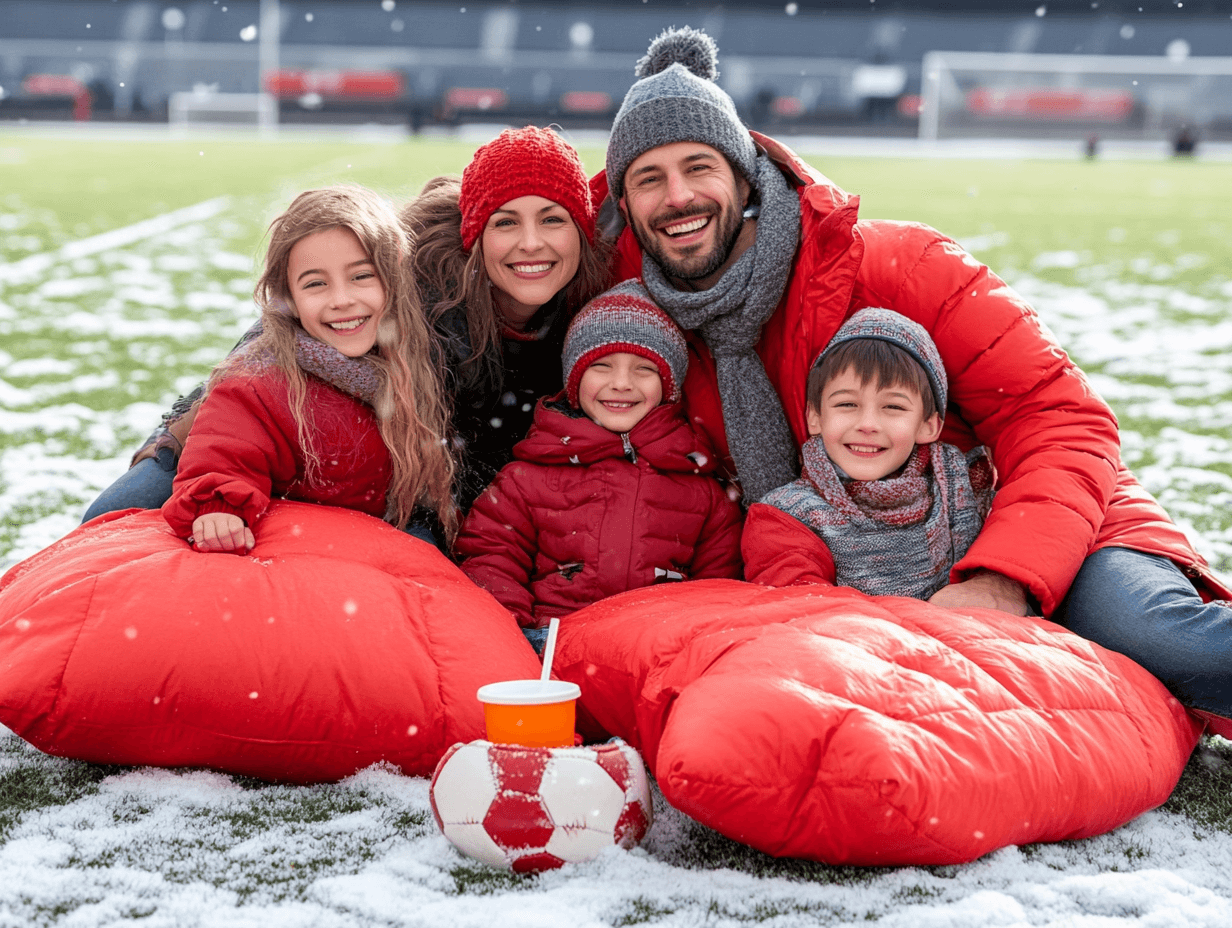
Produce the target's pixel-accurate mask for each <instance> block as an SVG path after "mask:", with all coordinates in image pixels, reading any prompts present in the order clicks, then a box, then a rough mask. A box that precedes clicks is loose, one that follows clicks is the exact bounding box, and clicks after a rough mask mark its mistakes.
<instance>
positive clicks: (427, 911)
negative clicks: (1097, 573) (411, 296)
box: [0, 736, 1232, 928]
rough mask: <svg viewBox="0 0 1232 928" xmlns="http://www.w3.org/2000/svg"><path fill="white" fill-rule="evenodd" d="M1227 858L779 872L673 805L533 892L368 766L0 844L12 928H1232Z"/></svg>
mask: <svg viewBox="0 0 1232 928" xmlns="http://www.w3.org/2000/svg"><path fill="white" fill-rule="evenodd" d="M1225 747H1226V745H1225ZM1210 762H1211V763H1221V762H1222V761H1221V760H1220V759H1219V758H1218V756H1217V755H1216V754H1214V753H1213V752H1212V753H1211V754H1210ZM70 763H71V762H65V761H58V760H54V759H50V758H46V757H42V756H41V755H37V756H36V755H35V753H34V752H33V750H32V749H29V748H25V747H24V746H23V745H21V743H20V742H18V741H17V739H16V738H13V737H12V736H9V738H8V740H7V742H6V741H5V740H0V792H2V791H3V784H4V783H5V780H6V778H7V775H11V774H12V773H14V772H15V771H17V770H19V769H25V768H28V767H31V766H34V767H38V768H40V769H41V770H43V771H44V772H46V773H48V774H54V772H55V771H56V770H57V769H63V768H65V767H67V766H69V765H70ZM2 829H3V826H2V824H0V834H2V833H3V831H2ZM1229 859H1232V836H1230V835H1228V834H1224V833H1220V832H1210V831H1205V830H1201V829H1197V828H1195V826H1194V824H1193V822H1192V821H1190V820H1189V819H1186V818H1184V817H1181V816H1178V815H1174V814H1170V813H1167V812H1162V811H1155V812H1150V813H1148V814H1146V815H1144V816H1142V817H1140V818H1139V819H1137V820H1136V821H1134V822H1131V823H1130V824H1128V825H1126V826H1125V827H1123V828H1120V829H1118V830H1117V831H1115V832H1113V833H1111V834H1108V835H1104V836H1102V837H1098V838H1090V839H1087V840H1084V841H1075V842H1065V843H1061V844H1053V845H1039V846H1032V847H1027V848H1013V847H1011V848H1005V849H1003V850H1000V851H997V852H996V853H994V854H990V855H988V856H987V857H985V858H983V859H981V860H979V861H977V862H975V863H973V864H969V865H966V866H947V867H932V868H927V869H917V868H904V869H894V870H863V871H861V870H855V869H832V868H826V867H822V866H819V865H814V864H808V863H803V862H800V861H776V860H773V859H770V858H766V857H762V856H761V855H759V854H756V853H754V852H752V851H748V850H747V849H744V848H742V847H740V846H739V845H735V844H733V843H732V842H729V841H727V840H726V839H723V838H721V837H719V836H717V835H714V834H713V833H710V832H707V831H705V830H704V829H702V828H701V827H700V826H698V825H696V824H694V823H692V822H690V821H689V820H687V819H686V818H685V817H684V816H683V815H681V814H680V813H678V812H676V811H675V810H673V809H671V808H669V807H666V806H664V804H663V803H662V801H661V800H660V801H659V802H658V804H657V819H656V822H655V824H654V826H653V827H652V829H651V832H650V834H649V836H648V837H647V839H646V841H645V842H644V843H643V846H642V847H640V848H638V849H636V850H634V851H629V852H626V851H621V850H617V849H615V848H613V849H610V850H608V851H606V852H604V853H603V854H602V855H601V856H600V857H599V858H598V859H596V860H594V861H591V862H589V863H586V864H570V865H567V866H566V867H565V868H564V869H562V870H558V871H553V872H549V873H545V874H542V875H540V876H538V877H522V876H513V875H511V874H507V873H505V872H504V871H497V870H492V869H490V868H487V867H485V866H484V865H482V864H476V863H475V862H473V861H469V860H468V859H467V858H465V857H462V856H461V855H460V854H458V852H457V851H455V850H454V849H453V847H452V846H451V845H450V844H449V843H448V842H447V841H446V840H445V838H444V837H442V836H441V835H440V833H439V832H438V831H437V830H436V826H435V825H434V823H433V819H432V813H431V811H430V808H429V805H428V784H427V781H426V780H423V779H415V778H408V777H403V776H400V775H398V774H396V773H393V772H391V771H388V770H384V769H369V770H365V771H363V772H361V773H359V774H357V775H356V776H354V777H352V778H350V779H348V780H346V781H344V782H342V783H340V784H336V785H331V786H317V787H279V786H263V785H260V784H252V783H243V784H241V783H237V782H236V781H234V780H232V779H231V778H230V777H226V776H223V775H221V774H216V773H206V772H200V771H198V772H172V771H165V770H136V771H131V772H124V773H118V774H115V775H113V776H109V777H107V778H105V779H103V780H102V781H101V782H100V783H98V785H97V791H96V792H93V793H91V794H89V795H84V796H82V797H81V798H79V799H77V800H76V801H73V802H69V803H67V804H65V805H44V806H43V807H42V808H41V809H39V810H38V811H36V812H31V813H27V814H26V815H25V816H24V817H22V819H21V821H20V822H19V823H18V824H17V825H16V827H14V828H13V830H12V831H11V832H10V833H9V835H8V839H7V841H5V842H4V843H3V844H0V926H3V928H10V926H11V928H16V926H25V925H45V924H59V925H66V926H67V925H72V926H81V928H87V926H109V925H137V924H139V925H142V926H198V925H199V926H219V928H221V926H244V928H248V926H254V928H256V926H259V928H283V926H305V928H307V926H312V928H326V926H368V925H399V926H401V925H406V926H451V928H466V926H475V928H491V926H494V925H500V926H509V928H514V926H570V928H589V926H601V925H602V926H614V925H638V924H644V925H655V926H660V925H661V926H694V925H706V926H716V928H717V926H728V925H732V926H734V925H750V924H755V925H761V926H773V928H805V926H817V925H827V926H831V925H832V926H840V925H842V926H848V925H850V926H856V925H867V924H869V923H870V922H873V923H875V924H877V925H881V926H886V928H943V926H944V928H968V926H970V928H976V926H993V925H995V926H1005V928H1010V926H1039V928H1042V926H1055V928H1061V926H1065V928H1111V926H1118V925H1134V926H1144V928H1145V926H1151V928H1226V926H1227V925H1229V924H1232V874H1230V873H1229V871H1228V867H1227V861H1228V860H1229Z"/></svg>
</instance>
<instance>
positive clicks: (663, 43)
mask: <svg viewBox="0 0 1232 928" xmlns="http://www.w3.org/2000/svg"><path fill="white" fill-rule="evenodd" d="M674 64H682V65H684V66H685V67H686V68H688V69H689V70H690V71H692V72H693V73H694V74H696V75H697V76H698V77H700V78H702V79H703V80H708V81H713V80H717V79H718V77H719V46H717V45H716V44H715V43H714V39H712V38H710V36H708V35H706V33H704V32H702V31H701V30H700V29H694V28H692V27H690V26H682V27H681V28H679V29H667V30H664V31H663V32H662V33H661V34H660V35H659V37H658V38H656V39H655V40H654V41H653V42H651V43H650V47H649V48H648V49H646V54H645V55H643V56H642V57H641V58H639V59H638V61H637V66H636V67H635V68H634V69H633V73H634V74H636V75H637V76H638V77H651V76H652V75H655V74H659V73H660V72H662V71H666V70H667V69H668V68H669V67H671V66H672V65H674Z"/></svg>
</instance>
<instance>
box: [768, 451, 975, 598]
mask: <svg viewBox="0 0 1232 928" xmlns="http://www.w3.org/2000/svg"><path fill="white" fill-rule="evenodd" d="M803 457H804V475H803V476H802V477H800V479H799V480H796V481H794V482H792V483H789V484H787V485H786V486H782V487H779V488H778V489H777V490H774V491H773V492H771V493H769V494H767V496H766V498H765V499H764V500H763V502H765V503H767V504H769V505H771V506H774V507H775V508H777V509H781V510H783V512H785V513H787V514H788V515H790V516H792V517H794V518H796V519H799V520H800V521H801V522H803V523H804V524H805V525H806V526H808V527H809V528H810V529H812V530H813V532H814V533H815V534H816V535H817V536H818V537H819V538H820V539H821V540H822V541H824V542H825V543H826V547H828V548H829V549H830V554H831V556H832V557H833V558H834V571H835V582H836V583H837V584H838V585H839V586H850V587H855V588H856V589H857V590H860V591H862V592H864V593H868V594H869V595H870V596H912V597H915V598H916V599H928V598H929V597H930V596H932V595H933V594H934V593H936V592H937V591H938V590H939V589H941V588H942V587H943V586H945V585H946V584H947V583H949V574H950V568H951V567H953V566H954V564H955V563H957V562H958V560H959V559H960V558H961V557H962V556H963V555H964V554H966V553H967V549H968V548H970V547H971V543H972V542H973V541H975V537H976V535H978V534H979V532H980V528H981V527H982V526H983V524H984V519H985V518H986V517H987V515H988V510H989V508H990V507H991V506H992V497H993V469H992V464H991V463H990V462H989V460H988V453H987V451H986V450H985V449H984V448H983V447H977V448H974V449H972V450H971V451H970V452H968V453H967V454H965V455H964V454H963V452H962V451H960V450H959V449H958V448H956V447H954V446H953V445H948V444H945V443H944V442H940V441H935V442H932V443H931V444H927V445H917V446H916V448H915V450H914V451H912V453H911V457H909V458H908V459H907V463H906V464H904V465H903V466H902V468H900V469H899V471H897V472H896V473H894V474H893V475H891V476H888V477H883V478H882V479H881V480H850V479H847V478H846V475H844V474H843V473H842V472H841V471H840V470H839V469H838V468H837V467H835V465H834V462H832V461H831V460H830V458H829V456H828V455H827V454H826V451H825V447H824V446H823V445H822V441H821V439H820V438H810V439H809V440H808V441H806V442H805V443H804V448H803Z"/></svg>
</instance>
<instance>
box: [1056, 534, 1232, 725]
mask: <svg viewBox="0 0 1232 928" xmlns="http://www.w3.org/2000/svg"><path fill="white" fill-rule="evenodd" d="M1052 618H1053V620H1054V621H1056V622H1058V623H1060V624H1062V625H1064V626H1066V627H1067V628H1069V629H1070V630H1071V631H1073V632H1076V633H1078V634H1079V635H1082V637H1084V638H1088V639H1090V640H1091V641H1094V642H1095V643H1096V644H1100V645H1103V646H1104V647H1105V648H1108V649H1109V650H1112V651H1119V652H1120V653H1122V654H1124V655H1126V656H1128V657H1131V658H1133V659H1134V660H1135V661H1137V662H1138V663H1139V664H1141V665H1142V666H1143V667H1145V668H1146V669H1147V670H1149V671H1150V672H1151V673H1153V674H1154V675H1155V676H1156V677H1158V678H1159V680H1160V682H1162V683H1163V684H1164V686H1166V687H1167V688H1168V689H1169V690H1170V691H1171V692H1172V694H1173V695H1174V696H1176V698H1177V699H1179V700H1180V701H1181V703H1182V704H1184V705H1186V706H1190V707H1192V708H1195V709H1205V710H1206V711H1208V712H1214V713H1215V714H1216V715H1222V716H1232V606H1230V605H1229V604H1228V603H1219V602H1213V603H1204V602H1202V599H1201V597H1199V596H1198V593H1197V591H1196V590H1195V589H1194V588H1193V585H1192V584H1191V583H1190V582H1189V581H1188V580H1187V579H1186V578H1185V575H1184V574H1183V573H1181V571H1180V568H1178V567H1177V566H1176V565H1175V564H1174V563H1172V561H1170V560H1168V559H1167V558H1165V557H1159V556H1157V555H1153V554H1144V553H1143V552H1141V551H1132V550H1130V549H1128V548H1101V549H1100V550H1098V551H1096V552H1095V553H1094V554H1092V555H1090V556H1089V557H1088V558H1087V559H1086V560H1085V561H1084V562H1083V565H1082V569H1081V570H1079V571H1078V576H1077V577H1075V578H1074V583H1073V585H1072V586H1071V587H1070V589H1069V593H1068V594H1067V595H1066V597H1065V601H1064V602H1063V603H1062V604H1061V608H1060V609H1058V610H1057V612H1056V614H1055V615H1054V616H1053V617H1052Z"/></svg>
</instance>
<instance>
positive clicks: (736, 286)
mask: <svg viewBox="0 0 1232 928" xmlns="http://www.w3.org/2000/svg"><path fill="white" fill-rule="evenodd" d="M756 186H757V190H758V192H759V193H760V194H761V214H760V217H759V218H758V220H757V237H756V239H755V240H754V243H753V245H752V246H751V247H750V248H749V249H748V250H747V251H746V252H745V253H744V254H742V255H741V256H740V257H739V259H737V261H736V262H735V263H734V264H733V265H732V266H731V267H730V268H728V269H727V271H726V272H725V273H724V274H723V276H722V277H721V278H719V280H718V282H717V283H715V285H714V286H712V287H710V288H709V289H708V290H702V291H698V292H691V291H684V290H677V289H676V288H675V287H673V286H672V285H671V284H670V283H668V281H667V278H666V277H665V276H664V275H663V271H662V269H661V268H660V267H659V265H658V264H656V263H655V261H654V259H653V258H651V257H650V256H649V255H646V256H644V257H643V259H642V279H643V281H644V283H645V284H646V289H647V290H649V291H650V295H651V296H653V297H654V300H655V302H656V303H658V304H659V306H661V307H662V308H663V309H664V310H666V311H667V313H668V315H670V316H671V317H672V318H673V319H675V320H676V323H677V324H678V325H680V327H681V328H684V329H696V330H697V331H698V332H699V333H700V334H701V337H702V339H703V340H704V341H705V342H706V347H708V348H709V349H710V353H711V354H712V355H714V363H715V368H716V371H717V374H718V385H719V398H720V399H721V400H722V403H723V425H724V426H725V428H726V429H727V445H728V448H729V449H730V450H731V456H732V459H733V460H734V461H735V462H736V471H737V474H738V476H739V480H740V483H741V485H742V487H743V489H744V503H745V505H746V506H747V505H749V504H750V503H753V502H756V501H757V500H759V499H761V497H762V496H763V495H764V494H765V493H767V492H768V491H769V490H772V489H773V488H774V487H777V486H781V485H782V484H784V483H787V482H788V481H790V480H792V479H794V478H795V476H796V467H795V462H796V443H795V439H794V438H793V437H792V434H791V429H790V428H789V427H788V425H787V416H786V415H785V414H784V412H783V404H782V403H781V402H780V400H779V397H778V394H777V393H775V391H774V387H773V386H772V385H771V383H770V378H769V377H767V376H766V368H765V366H764V365H763V364H762V362H761V358H760V357H758V355H757V352H756V351H755V350H754V346H755V345H756V344H757V340H758V339H759V338H760V337H761V327H762V325H763V324H764V323H765V321H766V320H767V319H769V318H770V316H771V315H772V314H773V313H774V311H775V309H776V308H777V307H778V304H779V298H780V297H782V295H783V291H784V289H786V287H787V278H788V277H789V276H790V274H791V262H792V259H793V258H794V257H795V254H796V248H797V246H798V245H799V243H800V201H799V199H798V198H797V196H796V194H795V192H794V191H793V190H792V189H791V188H790V187H789V186H788V185H787V181H786V180H785V179H784V177H783V175H782V174H781V173H780V172H779V169H778V168H776V167H775V166H774V164H773V162H771V161H770V159H769V158H768V157H766V156H765V155H761V156H760V157H758V159H757V184H756Z"/></svg>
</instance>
